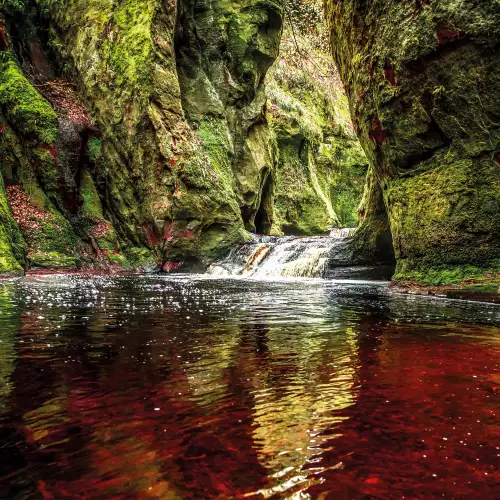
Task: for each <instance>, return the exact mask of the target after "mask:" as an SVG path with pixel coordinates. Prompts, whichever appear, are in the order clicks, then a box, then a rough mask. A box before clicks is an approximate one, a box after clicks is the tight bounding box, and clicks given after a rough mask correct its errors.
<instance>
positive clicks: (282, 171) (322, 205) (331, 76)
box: [266, 32, 367, 235]
mask: <svg viewBox="0 0 500 500" xmlns="http://www.w3.org/2000/svg"><path fill="white" fill-rule="evenodd" d="M310 56H311V59H308V58H304V57H301V56H300V55H297V53H296V49H295V44H294V42H293V40H292V37H291V34H290V33H286V32H285V34H284V38H283V40H282V51H281V57H280V59H279V61H277V62H276V64H275V66H274V67H273V68H272V70H271V72H270V74H269V77H268V80H267V84H266V93H267V96H268V98H269V101H270V105H269V111H270V112H269V117H270V121H271V125H272V128H273V130H274V132H275V133H276V136H277V142H278V150H279V163H278V166H277V169H276V174H275V177H276V181H275V185H276V215H277V218H276V223H275V226H276V227H277V228H279V230H282V231H284V232H285V233H295V234H302V235H311V234H323V233H325V232H326V231H328V229H329V228H330V227H332V226H356V225H357V223H358V220H359V218H358V215H357V207H358V204H359V201H360V199H361V196H362V192H363V179H364V176H365V174H366V170H367V160H366V157H365V155H364V152H363V150H362V149H361V146H360V144H359V142H358V140H357V139H356V138H355V137H354V135H353V132H352V123H351V122H350V116H349V108H348V103H347V98H346V96H345V94H344V91H343V89H342V88H341V86H340V85H339V83H338V79H337V81H336V79H335V77H336V72H335V68H334V66H333V64H332V62H331V60H330V57H329V55H328V54H326V53H324V52H322V51H321V50H320V49H316V48H314V49H312V53H311V54H310ZM325 75H327V76H325Z"/></svg>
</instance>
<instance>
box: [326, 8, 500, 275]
mask: <svg viewBox="0 0 500 500" xmlns="http://www.w3.org/2000/svg"><path fill="white" fill-rule="evenodd" d="M326 11H327V14H328V22H329V26H330V31H331V35H332V44H333V51H334V58H335V60H336V62H337V65H338V67H339V70H340V75H341V78H342V80H343V83H344V85H345V86H346V88H347V89H348V95H349V101H350V107H351V114H352V116H353V118H354V120H355V127H356V131H357V133H358V135H359V137H360V139H361V141H362V144H363V147H364V150H365V151H366V153H367V155H368V157H369V160H370V163H371V164H372V166H373V169H374V172H375V174H376V178H377V181H378V182H379V183H380V185H381V188H382V189H383V192H384V199H385V204H386V206H387V210H388V215H389V223H390V227H391V230H392V235H393V241H394V249H395V252H396V256H397V258H398V268H397V274H396V277H397V279H398V280H404V279H414V280H416V281H419V282H425V283H441V282H442V283H454V284H456V283H458V282H460V281H465V282H466V281H467V279H468V277H469V278H470V279H476V278H477V277H478V274H480V273H481V272H482V271H478V269H479V270H486V271H485V272H487V270H488V269H490V268H491V267H492V262H494V261H495V260H496V259H498V258H499V257H500V226H499V224H500V222H499V218H498V213H499V210H500V200H499V189H498V186H499V185H500V177H499V176H500V171H499V169H498V164H497V163H498V161H496V160H495V157H496V156H497V155H498V152H499V151H500V122H499V120H498V116H499V111H500V107H499V103H498V99H497V93H498V87H499V85H500V70H499V68H500V54H499V52H498V51H497V50H495V49H494V47H496V45H497V44H498V41H499V40H500V28H499V24H498V14H499V11H498V4H497V2H494V1H490V0H488V1H485V2H467V1H464V0H441V1H436V0H431V1H430V2H417V3H413V2H399V1H397V0H388V1H386V0H374V1H373V2H369V3H366V2H356V1H354V0H345V1H343V2H335V1H334V0H328V1H327V5H326ZM427 271H428V272H427Z"/></svg>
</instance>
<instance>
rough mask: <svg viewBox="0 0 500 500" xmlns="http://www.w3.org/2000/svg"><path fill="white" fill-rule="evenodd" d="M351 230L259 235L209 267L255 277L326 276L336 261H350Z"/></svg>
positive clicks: (216, 272) (214, 272)
mask: <svg viewBox="0 0 500 500" xmlns="http://www.w3.org/2000/svg"><path fill="white" fill-rule="evenodd" d="M348 234H350V233H348V232H346V233H338V234H335V235H334V236H314V237H308V238H299V237H295V236H284V237H279V238H278V237H269V236H263V237H255V238H254V240H253V241H251V242H249V243H245V244H242V245H238V246H237V247H235V248H233V249H232V250H231V252H230V254H229V255H228V256H227V257H226V258H224V259H222V260H220V261H218V262H216V263H214V264H213V265H212V266H211V267H210V268H209V270H208V273H209V274H212V275H217V276H231V275H240V276H253V277H301V278H322V277H326V276H327V275H328V274H329V272H330V269H331V265H332V262H333V261H335V262H336V263H337V265H338V264H340V265H348V264H349V258H350V251H349V248H348V245H347V240H348Z"/></svg>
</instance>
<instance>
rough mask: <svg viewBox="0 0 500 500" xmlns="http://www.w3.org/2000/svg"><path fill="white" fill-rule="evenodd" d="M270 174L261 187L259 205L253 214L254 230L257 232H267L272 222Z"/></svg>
mask: <svg viewBox="0 0 500 500" xmlns="http://www.w3.org/2000/svg"><path fill="white" fill-rule="evenodd" d="M272 184H273V180H272V176H271V175H268V176H267V179H266V181H265V183H264V187H263V188H262V194H261V198H260V206H259V209H258V210H257V213H256V214H255V220H254V225H255V232H256V233H257V234H269V233H270V232H271V226H272V224H273V217H272V214H273V189H272V187H273V186H272Z"/></svg>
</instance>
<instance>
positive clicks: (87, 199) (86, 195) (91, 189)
mask: <svg viewBox="0 0 500 500" xmlns="http://www.w3.org/2000/svg"><path fill="white" fill-rule="evenodd" d="M80 195H81V197H82V208H81V211H82V215H83V216H84V217H88V218H90V219H92V220H94V221H98V220H103V219H104V216H103V213H102V204H101V200H100V198H99V193H98V192H97V189H96V187H95V184H94V181H93V180H92V177H91V176H90V174H89V172H88V170H87V169H84V170H83V172H82V175H81V179H80Z"/></svg>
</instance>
